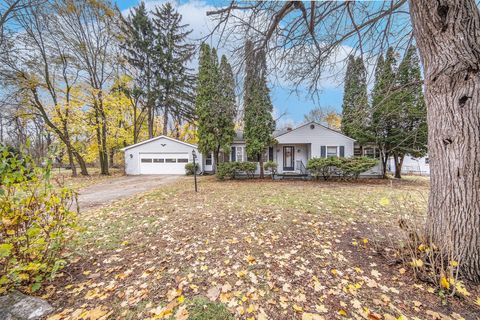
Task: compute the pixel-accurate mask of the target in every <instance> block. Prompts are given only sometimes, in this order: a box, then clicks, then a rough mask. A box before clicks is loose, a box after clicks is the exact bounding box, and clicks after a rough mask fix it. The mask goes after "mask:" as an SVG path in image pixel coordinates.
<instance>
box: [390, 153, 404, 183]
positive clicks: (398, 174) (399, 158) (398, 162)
mask: <svg viewBox="0 0 480 320" xmlns="http://www.w3.org/2000/svg"><path fill="white" fill-rule="evenodd" d="M403 159H405V155H404V154H398V153H396V152H394V153H393V161H394V162H395V178H397V179H401V178H402V167H403Z"/></svg>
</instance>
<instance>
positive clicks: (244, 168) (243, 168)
mask: <svg viewBox="0 0 480 320" xmlns="http://www.w3.org/2000/svg"><path fill="white" fill-rule="evenodd" d="M236 169H237V172H244V173H245V174H246V175H247V177H249V178H253V177H255V171H257V164H256V163H255V162H237V166H236Z"/></svg>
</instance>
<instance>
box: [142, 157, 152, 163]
mask: <svg viewBox="0 0 480 320" xmlns="http://www.w3.org/2000/svg"><path fill="white" fill-rule="evenodd" d="M141 162H142V163H152V159H148V158H143V159H142V160H141Z"/></svg>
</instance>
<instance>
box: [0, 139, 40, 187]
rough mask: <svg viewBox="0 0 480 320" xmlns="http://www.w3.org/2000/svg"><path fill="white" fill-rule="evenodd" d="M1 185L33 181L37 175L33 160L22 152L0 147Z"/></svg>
mask: <svg viewBox="0 0 480 320" xmlns="http://www.w3.org/2000/svg"><path fill="white" fill-rule="evenodd" d="M0 152H1V153H2V154H1V155H0V157H1V159H2V162H1V163H0V185H3V184H9V183H19V182H24V181H28V180H31V179H32V177H33V176H34V175H35V172H34V167H35V163H34V162H33V160H32V159H31V158H30V157H28V156H26V155H23V154H22V153H21V152H20V151H18V150H16V149H14V148H12V147H8V146H3V145H0Z"/></svg>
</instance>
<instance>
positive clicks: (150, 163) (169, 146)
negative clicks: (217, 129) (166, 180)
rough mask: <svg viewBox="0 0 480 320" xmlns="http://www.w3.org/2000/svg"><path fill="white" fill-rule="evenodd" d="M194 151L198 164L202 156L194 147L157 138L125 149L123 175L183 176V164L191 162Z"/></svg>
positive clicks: (167, 138) (176, 141)
mask: <svg viewBox="0 0 480 320" xmlns="http://www.w3.org/2000/svg"><path fill="white" fill-rule="evenodd" d="M193 150H195V152H196V154H197V157H198V158H197V159H196V160H195V161H196V162H198V163H199V164H201V163H202V155H201V154H200V153H199V152H198V148H197V146H196V145H193V144H189V143H186V142H183V141H180V140H176V139H173V138H170V137H167V136H159V137H156V138H153V139H150V140H146V141H143V142H140V143H137V144H134V145H131V146H128V147H126V148H123V149H122V151H124V152H125V173H126V174H129V175H139V174H185V164H187V163H189V162H193V155H192V151H193Z"/></svg>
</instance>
